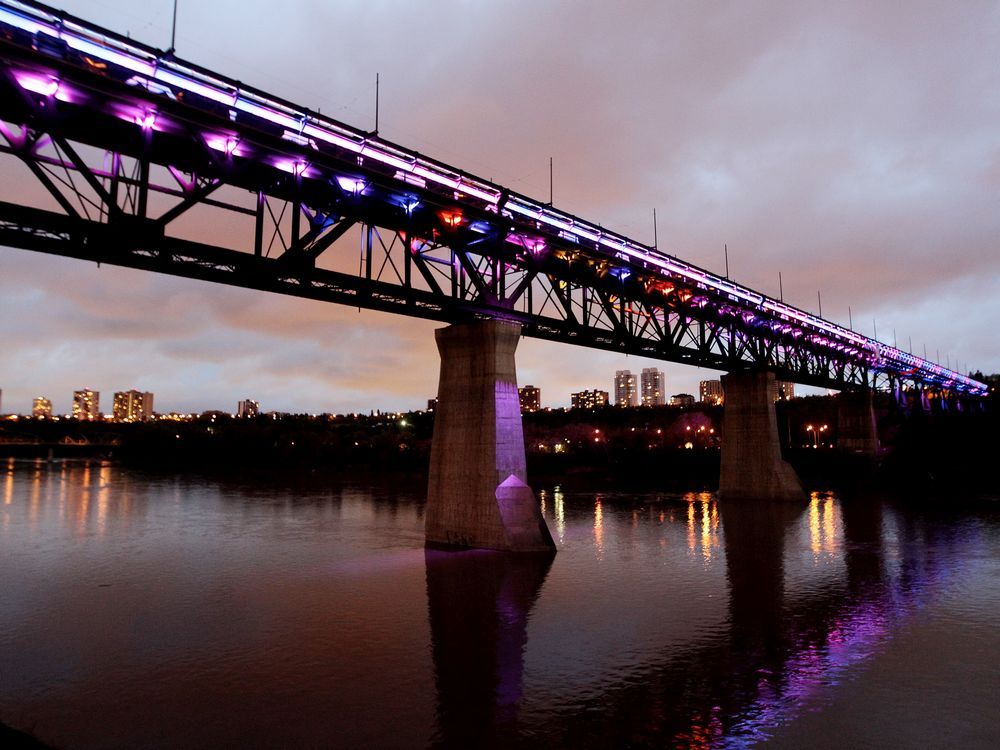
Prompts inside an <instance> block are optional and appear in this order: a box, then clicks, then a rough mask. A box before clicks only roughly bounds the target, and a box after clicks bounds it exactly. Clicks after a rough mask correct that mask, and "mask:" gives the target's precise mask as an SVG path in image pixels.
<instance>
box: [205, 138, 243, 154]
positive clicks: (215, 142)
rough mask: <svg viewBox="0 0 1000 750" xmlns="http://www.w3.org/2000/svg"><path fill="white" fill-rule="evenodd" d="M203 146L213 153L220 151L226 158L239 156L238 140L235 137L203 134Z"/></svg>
mask: <svg viewBox="0 0 1000 750" xmlns="http://www.w3.org/2000/svg"><path fill="white" fill-rule="evenodd" d="M205 145H206V146H208V147H209V148H210V149H213V150H215V151H221V152H222V153H224V154H225V155H226V156H233V155H236V156H239V155H240V154H239V153H238V152H237V148H238V147H239V145H240V139H239V138H237V137H236V136H235V135H222V134H219V133H206V134H205Z"/></svg>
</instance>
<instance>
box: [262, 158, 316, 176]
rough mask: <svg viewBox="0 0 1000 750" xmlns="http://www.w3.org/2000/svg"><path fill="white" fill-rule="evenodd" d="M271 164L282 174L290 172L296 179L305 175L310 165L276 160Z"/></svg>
mask: <svg viewBox="0 0 1000 750" xmlns="http://www.w3.org/2000/svg"><path fill="white" fill-rule="evenodd" d="M271 163H272V164H274V166H276V167H277V168H278V169H280V170H281V171H282V172H288V173H289V174H293V175H295V176H296V177H299V176H301V175H303V174H305V173H306V170H307V169H309V165H308V164H307V163H306V162H304V161H297V160H296V161H293V160H292V159H274V160H273V161H272V162H271Z"/></svg>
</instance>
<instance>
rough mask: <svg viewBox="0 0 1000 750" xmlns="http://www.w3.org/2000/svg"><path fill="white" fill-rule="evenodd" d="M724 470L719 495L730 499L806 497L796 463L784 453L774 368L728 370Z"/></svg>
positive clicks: (724, 426)
mask: <svg viewBox="0 0 1000 750" xmlns="http://www.w3.org/2000/svg"><path fill="white" fill-rule="evenodd" d="M722 388H723V391H724V393H725V409H724V410H723V417H722V471H721V474H720V477H719V496H720V497H721V498H725V499H726V500H732V499H741V498H743V499H758V500H804V499H805V497H806V495H805V492H804V490H803V489H802V483H801V482H800V481H799V477H798V475H797V474H796V473H795V469H793V468H792V467H791V465H789V464H788V463H787V462H786V461H785V460H784V459H782V457H781V444H780V442H779V440H778V423H777V420H776V419H775V415H774V373H771V372H734V373H730V374H728V375H723V376H722Z"/></svg>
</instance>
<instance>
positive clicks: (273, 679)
mask: <svg viewBox="0 0 1000 750" xmlns="http://www.w3.org/2000/svg"><path fill="white" fill-rule="evenodd" d="M536 489H538V490H540V494H541V503H542V507H543V514H544V516H545V518H546V521H547V522H548V525H549V528H550V529H551V531H552V535H553V538H554V539H555V541H556V544H557V547H558V552H557V553H556V554H555V555H554V556H541V557H539V556H531V555H529V556H508V555H504V554H501V553H495V552H484V551H473V552H442V551H430V550H427V551H425V549H424V545H423V517H422V513H423V494H424V487H423V486H421V485H420V484H419V483H415V484H414V485H413V486H407V485H406V484H405V483H400V482H396V483H389V482H386V483H380V484H379V486H372V485H371V484H368V485H358V484H352V483H350V482H348V483H337V484H331V483H330V482H329V481H323V482H321V481H316V480H309V479H302V480H299V481H294V482H291V481H284V482H273V483H268V484H266V485H264V484H261V483H249V482H239V481H232V480H227V481H220V480H212V479H204V478H190V477H168V478H165V477H162V476H155V475H148V474H142V473H135V472H130V471H127V470H125V469H122V468H120V467H117V466H115V465H112V464H106V463H104V464H102V463H97V462H91V463H86V462H79V463H74V462H53V463H44V462H37V463H34V462H14V461H10V462H9V463H5V464H3V465H0V575H2V580H3V585H2V591H0V721H2V722H4V723H6V724H8V725H10V726H13V727H17V728H19V729H30V730H31V731H32V732H33V733H34V734H35V735H36V736H37V737H38V738H39V739H41V740H42V741H44V742H45V743H49V744H52V745H55V746H57V747H62V748H70V749H72V748H126V747H127V748H133V747H144V748H147V747H148V748H179V747H183V748H219V747H332V748H341V747H343V748H362V747H364V748H396V747H398V748H420V747H463V748H465V747H482V746H486V747H547V748H558V747H572V748H587V747H685V748H725V747H748V746H755V747H775V748H802V747H811V748H843V747H852V748H866V747H871V748H895V747H898V748H910V747H966V748H969V747H973V748H976V747H982V748H995V747H1000V714H998V710H997V700H998V695H1000V660H998V655H1000V630H998V628H997V626H996V623H997V621H998V618H1000V587H998V585H997V581H998V580H1000V515H998V513H997V502H996V501H992V502H990V501H982V500H980V501H978V502H970V501H967V500H965V499H963V498H955V497H952V498H943V499H941V500H939V501H937V502H934V503H922V504H920V505H915V504H912V503H907V502H906V499H905V498H904V499H903V500H902V501H900V500H899V499H896V500H893V501H889V500H884V499H879V498H876V497H860V496H859V497H839V496H837V495H835V494H833V493H829V492H815V493H813V494H812V495H811V497H810V498H809V500H808V502H806V503H803V504H801V505H788V504H783V505H760V504H746V503H743V504H737V505H731V504H726V503H725V502H719V501H717V500H716V498H715V497H714V496H713V495H711V494H707V493H701V494H699V493H687V494H683V493H682V494H667V493H660V494H657V493H644V494H635V493H596V492H584V493H580V492H577V493H573V494H569V493H564V492H563V491H562V490H561V489H560V488H559V487H557V486H547V487H537V488H536Z"/></svg>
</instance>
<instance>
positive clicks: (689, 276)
mask: <svg viewBox="0 0 1000 750" xmlns="http://www.w3.org/2000/svg"><path fill="white" fill-rule="evenodd" d="M0 22H2V23H6V24H8V25H10V26H13V27H16V28H19V29H22V30H23V31H26V32H29V33H31V34H39V33H42V34H46V35H48V36H52V37H55V38H57V39H61V40H63V41H64V42H65V43H66V44H67V45H68V46H69V47H70V48H72V49H74V50H77V51H78V52H81V53H83V54H85V55H87V56H89V57H92V58H97V59H100V60H104V61H106V62H109V63H112V64H115V65H118V66H121V67H123V68H125V69H127V70H131V71H133V72H134V73H137V74H139V75H144V76H146V77H148V78H150V79H152V80H156V81H159V82H161V83H164V84H167V85H169V86H171V87H174V88H178V89H183V90H185V91H188V92H191V93H193V94H196V95H198V96H202V97H204V98H206V99H209V100H211V101H214V102H217V103H219V104H223V105H225V106H228V107H231V108H232V109H234V110H236V111H240V112H245V113H247V114H250V115H253V116H255V117H260V118H262V119H265V120H267V121H269V122H273V123H275V124H276V125H280V126H281V127H283V128H285V129H286V130H288V131H290V132H291V133H293V134H297V135H301V136H303V137H308V138H315V139H316V140H318V141H322V142H324V143H329V144H331V145H334V146H336V147H338V148H342V149H345V150H347V151H350V152H352V153H355V154H358V155H359V156H362V157H365V158H370V159H372V160H374V161H376V162H379V163H381V164H385V165H386V166H389V167H392V168H394V169H396V170H398V172H397V174H396V176H397V178H398V179H401V180H404V181H405V178H406V176H407V175H414V176H416V177H420V178H422V179H424V180H427V181H430V182H433V183H435V184H437V185H441V186H443V187H446V188H449V189H452V190H455V191H456V192H457V193H460V194H464V195H467V196H471V197H474V198H476V199H478V200H480V201H483V202H484V203H486V204H487V205H489V206H493V207H496V206H497V205H498V204H499V202H500V197H501V194H502V190H501V189H500V188H498V187H496V186H495V185H492V184H490V183H487V182H483V181H481V180H477V179H475V178H473V177H470V176H468V175H465V174H463V173H461V172H456V171H453V170H451V169H448V168H446V167H444V165H439V164H437V163H434V162H430V161H427V160H426V159H422V158H421V157H420V156H419V155H417V154H415V153H411V152H408V151H405V150H402V149H399V148H396V147H393V146H390V145H389V144H387V143H385V142H383V141H380V140H378V139H377V138H372V137H370V136H369V135H367V134H365V133H363V132H361V131H357V130H354V129H351V128H348V127H346V126H344V125H341V124H339V123H336V122H334V121H332V120H329V119H327V118H324V117H320V116H318V115H315V114H310V113H307V112H304V111H301V110H298V109H295V108H293V107H289V106H288V105H286V104H283V103H281V102H277V101H274V100H272V99H269V98H267V97H266V96H264V95H262V94H260V93H258V92H256V91H253V90H249V89H244V88H241V87H239V86H238V85H236V84H231V83H227V82H225V81H224V80H222V79H219V78H216V77H214V76H210V75H206V74H205V73H203V72H200V71H198V70H195V69H193V68H190V67H188V66H186V65H183V64H182V63H180V62H178V61H177V60H175V59H173V58H163V57H159V56H158V55H157V54H156V52H155V51H153V50H150V49H144V48H142V47H139V46H136V45H134V44H129V43H127V42H125V41H123V40H122V39H120V38H118V37H116V36H108V35H107V34H106V33H104V32H103V31H102V30H101V29H99V28H97V27H92V26H85V25H82V24H80V23H78V22H76V21H72V20H69V19H67V18H64V17H62V16H60V15H58V14H57V13H56V12H54V11H51V10H43V9H42V8H40V7H36V6H34V5H30V4H27V3H22V2H17V1H16V0H14V1H11V0H2V1H0ZM411 179H412V178H411ZM456 197H458V196H456ZM503 208H504V210H507V211H510V212H511V213H512V214H518V215H519V216H521V217H523V218H525V219H530V220H532V221H535V222H539V223H541V224H545V225H546V226H547V227H549V228H551V229H555V230H556V231H557V232H562V233H565V234H568V235H570V236H571V237H575V238H579V239H584V240H588V241H590V242H593V243H595V245H596V246H597V247H598V248H601V247H603V248H606V249H608V250H609V251H611V252H612V254H613V255H614V256H616V257H620V258H622V259H630V260H633V261H637V262H640V263H645V264H650V265H652V266H655V267H657V268H659V269H661V270H662V271H665V272H666V273H668V274H671V275H673V276H678V277H681V278H682V279H685V280H687V281H688V282H690V283H693V284H695V285H702V286H705V287H709V288H711V289H713V290H714V291H716V292H719V293H722V294H725V295H730V296H732V297H736V298H738V299H741V300H743V301H744V302H746V303H748V304H749V305H752V306H754V307H757V308H760V309H762V310H766V311H767V312H769V313H771V314H773V315H776V316H778V317H779V318H783V319H786V320H787V319H792V320H794V321H797V322H798V323H800V324H802V325H806V326H810V327H812V328H815V329H818V330H820V331H823V332H824V333H825V334H826V335H828V336H830V337H833V338H835V339H841V340H844V341H847V342H850V343H851V344H852V345H854V346H857V347H861V348H863V349H865V350H867V351H868V352H869V353H871V354H873V355H874V356H875V362H874V364H875V365H876V367H882V368H885V367H886V365H887V364H896V363H900V362H902V363H905V364H907V365H910V366H911V367H913V368H917V369H919V370H920V371H921V372H922V373H925V374H929V375H932V377H931V379H933V380H940V381H942V382H944V383H946V384H948V383H955V384H958V385H960V386H961V387H964V388H966V389H967V390H970V391H972V392H973V393H980V394H985V393H986V392H987V391H986V388H985V386H984V385H983V384H981V383H978V382H977V381H975V380H972V379H970V378H967V377H965V376H964V375H961V374H960V373H957V372H953V371H951V370H948V369H945V368H943V367H941V366H940V365H937V364H935V363H932V362H929V361H927V360H923V359H920V358H919V357H913V356H912V355H909V354H906V353H905V352H902V351H900V350H899V349H896V348H894V347H889V346H887V345H885V344H882V343H881V342H879V341H875V340H873V339H869V338H867V337H865V336H861V335H860V334H857V333H854V332H853V331H850V330H848V329H846V328H844V327H842V326H839V325H836V324H834V323H830V322H829V321H826V320H824V319H823V318H819V317H816V316H814V315H810V314H809V313H807V312H804V311H802V310H799V309H797V308H794V307H791V306H789V305H785V304H784V303H782V302H778V301H776V300H773V299H771V298H769V297H766V296H765V295H762V294H760V293H759V292H755V291H754V290H752V289H749V288H747V287H744V286H741V285H739V284H735V283H733V282H731V281H729V280H728V279H724V278H722V277H720V276H717V275H715V274H712V273H709V272H707V271H704V270H702V269H699V268H696V267H694V266H691V265H688V264H686V263H684V262H683V261H681V260H679V259H677V258H675V257H673V256H671V255H668V254H666V253H661V252H659V251H658V250H656V249H654V248H650V247H648V246H646V245H642V244H640V243H636V242H633V241H632V240H630V239H628V238H627V237H624V236H622V235H619V234H616V233H614V232H608V231H606V230H603V229H601V228H600V227H597V226H595V225H593V224H590V223H588V222H585V221H582V220H580V219H577V218H575V217H573V216H570V215H569V214H565V213H562V212H560V211H557V210H555V209H553V208H551V207H549V206H543V205H541V204H539V203H537V202H535V201H532V200H530V199H528V198H526V197H524V196H521V195H518V194H514V193H510V194H509V196H508V198H507V200H506V202H505V203H504V205H503ZM564 236H565V235H564Z"/></svg>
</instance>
